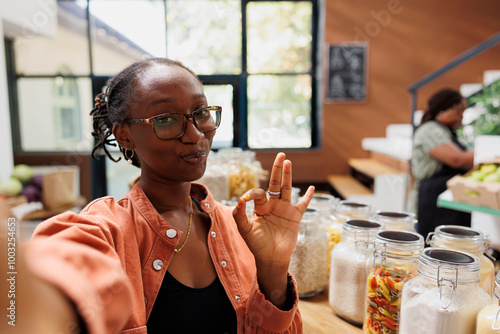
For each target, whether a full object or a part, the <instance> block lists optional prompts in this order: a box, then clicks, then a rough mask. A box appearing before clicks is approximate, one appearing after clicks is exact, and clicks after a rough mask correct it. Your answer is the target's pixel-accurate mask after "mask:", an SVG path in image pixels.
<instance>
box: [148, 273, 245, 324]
mask: <svg viewBox="0 0 500 334" xmlns="http://www.w3.org/2000/svg"><path fill="white" fill-rule="evenodd" d="M147 328H148V333H149V334H155V333H175V334H184V333H193V334H199V333H213V334H230V333H236V313H235V311H234V308H233V306H232V305H231V302H230V301H229V298H228V297H227V294H226V292H225V291H224V287H223V286H222V284H221V282H220V281H219V278H218V277H217V278H215V280H214V281H213V282H212V283H211V284H210V285H208V286H206V287H204V288H201V289H194V288H191V287H188V286H185V285H184V284H182V283H181V282H179V281H177V280H176V279H175V278H174V277H173V276H172V275H171V274H170V273H169V272H168V271H167V272H166V274H165V278H164V279H163V283H162V285H161V288H160V291H159V293H158V296H157V298H156V301H155V304H154V306H153V310H152V311H151V315H150V317H149V319H148V324H147Z"/></svg>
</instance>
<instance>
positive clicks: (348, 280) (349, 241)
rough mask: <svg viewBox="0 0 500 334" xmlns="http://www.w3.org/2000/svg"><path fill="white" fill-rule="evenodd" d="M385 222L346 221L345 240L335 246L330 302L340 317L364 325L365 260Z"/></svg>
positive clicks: (370, 253)
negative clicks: (375, 236)
mask: <svg viewBox="0 0 500 334" xmlns="http://www.w3.org/2000/svg"><path fill="white" fill-rule="evenodd" d="M382 228H383V225H382V224H380V223H377V222H374V221H368V220H347V221H345V222H344V223H343V224H342V240H341V241H340V242H339V243H338V244H337V245H335V247H333V249H332V252H331V261H330V284H329V290H328V301H329V303H330V307H331V308H332V310H333V311H334V312H335V313H336V314H337V315H338V316H340V317H341V318H343V319H345V320H347V321H349V322H351V323H354V324H355V325H362V324H363V319H364V316H365V302H366V260H367V259H368V258H369V257H370V256H371V255H372V254H373V237H374V235H375V233H377V232H378V231H380V230H381V229H382Z"/></svg>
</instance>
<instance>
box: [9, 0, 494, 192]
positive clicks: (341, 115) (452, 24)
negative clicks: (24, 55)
mask: <svg viewBox="0 0 500 334" xmlns="http://www.w3.org/2000/svg"><path fill="white" fill-rule="evenodd" d="M50 3H52V4H53V3H54V1H50V0H46V1H43V0H24V1H15V2H14V1H11V2H6V1H3V2H1V3H0V17H1V18H2V22H3V26H2V25H0V35H4V36H11V37H12V35H15V33H16V24H17V32H18V33H19V29H20V28H22V27H23V24H24V22H25V20H26V18H29V17H32V15H33V14H34V13H36V12H37V11H40V10H42V9H41V8H42V7H43V6H46V5H48V4H50ZM320 10H321V16H322V19H323V24H322V26H321V27H320V30H321V33H320V37H321V39H322V42H321V43H320V49H319V50H318V52H320V53H322V55H323V58H322V63H321V65H320V66H321V72H322V73H323V77H324V74H325V73H326V70H327V64H326V61H325V60H326V57H325V55H326V51H327V45H329V44H339V43H350V42H355V41H364V42H367V43H368V44H367V45H368V77H367V90H368V93H367V99H366V101H364V102H362V103H331V102H328V101H327V99H325V98H324V92H325V90H326V82H324V81H321V82H320V83H319V85H320V87H321V92H322V95H323V97H322V98H321V99H320V101H319V103H320V108H319V110H318V112H319V113H320V117H319V144H320V146H319V147H318V148H314V149H307V150H286V151H285V152H286V153H287V157H288V158H289V159H291V160H292V161H293V181H294V183H295V184H298V185H305V184H314V185H317V186H318V188H319V189H323V188H324V187H325V184H326V180H327V176H328V175H330V174H348V173H349V168H348V164H347V160H348V159H350V158H363V157H368V156H369V152H367V151H365V150H363V148H362V145H361V142H362V139H363V138H366V137H384V136H385V131H386V127H387V126H388V125H389V124H399V123H410V122H411V113H410V94H409V92H408V88H409V87H410V86H411V85H412V84H413V83H415V82H416V81H418V80H419V79H421V78H422V77H424V76H425V75H427V74H428V73H430V72H432V71H434V70H436V69H437V68H439V67H441V66H443V65H444V64H446V63H447V62H449V61H450V60H452V59H453V58H455V57H456V56H458V55H459V54H461V53H463V52H465V51H467V50H468V49H470V48H472V47H474V46H476V45H477V44H479V43H481V42H483V41H484V40H486V39H488V38H489V37H491V36H492V35H494V34H496V33H497V32H498V31H500V19H499V16H498V13H500V2H499V1H497V0H482V1H480V2H471V1H465V0H459V1H452V0H442V1H434V0H413V1H412V0H399V1H398V0H384V1H365V0H352V1H330V0H328V1H323V2H321V3H320ZM381 12H384V13H390V15H389V16H387V15H386V16H383V17H381V16H380V13H381ZM51 29H56V23H55V22H50V23H49V24H47V25H45V26H44V27H43V29H42V30H41V31H40V33H42V34H43V33H47V34H48V35H50V33H51V32H50V31H51ZM43 30H46V31H43ZM4 56H5V55H4V50H3V43H0V156H1V157H2V158H1V161H2V162H1V163H0V178H5V177H7V176H8V175H10V172H11V170H12V167H13V166H14V164H17V163H30V164H34V165H42V164H54V163H61V164H65V163H67V162H68V157H67V156H64V155H62V156H60V157H58V158H54V157H51V158H50V159H51V160H50V161H44V158H43V157H37V158H36V159H33V158H30V157H29V156H22V155H19V156H14V153H13V150H12V138H11V131H10V124H11V123H10V112H9V101H8V90H7V78H6V73H7V72H6V66H5V57H4ZM499 59H500V45H497V46H495V47H493V48H491V49H490V50H488V51H486V52H484V53H482V54H481V55H479V56H477V57H475V58H473V59H472V60H470V61H468V62H466V63H464V64H462V65H461V66H459V67H457V68H456V69H454V70H452V71H450V72H449V73H447V74H446V75H443V76H442V77H440V78H439V79H437V80H435V81H434V82H432V83H431V84H429V85H426V86H424V87H423V88H422V89H421V90H420V91H419V94H418V103H417V108H418V109H423V108H424V107H425V103H426V100H427V98H428V97H429V96H430V94H432V93H433V92H434V91H436V90H437V89H439V88H441V87H444V86H446V87H452V88H456V89H458V88H459V87H460V84H462V83H476V82H482V80H483V73H484V71H487V70H497V69H500V62H499ZM276 153H277V151H276V150H263V151H258V152H257V159H258V160H259V161H261V163H262V165H263V167H264V168H265V169H270V166H271V164H272V161H273V159H274V157H275V155H276ZM69 161H70V162H75V163H76V164H77V165H79V167H80V169H81V178H80V190H81V193H82V194H83V195H84V196H85V197H87V198H89V195H90V194H91V189H90V185H91V182H90V169H91V167H90V159H89V156H88V155H85V154H82V155H78V156H76V157H75V158H73V159H69Z"/></svg>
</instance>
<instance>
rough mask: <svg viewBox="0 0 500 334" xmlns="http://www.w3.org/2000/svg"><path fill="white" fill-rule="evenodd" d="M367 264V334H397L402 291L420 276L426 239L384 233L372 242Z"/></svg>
mask: <svg viewBox="0 0 500 334" xmlns="http://www.w3.org/2000/svg"><path fill="white" fill-rule="evenodd" d="M373 248H374V249H373V255H372V256H371V258H370V259H369V260H368V261H367V268H368V270H367V272H368V278H367V299H366V300H367V303H366V304H365V305H366V315H365V321H364V323H363V330H364V333H398V328H399V312H400V303H401V292H402V289H403V286H404V285H405V283H406V282H408V281H409V280H410V279H412V278H413V277H414V276H416V275H417V267H418V255H419V253H420V251H421V250H422V249H423V248H424V238H423V237H422V236H421V235H420V234H418V233H415V232H405V231H381V232H378V233H377V234H375V237H374V239H373Z"/></svg>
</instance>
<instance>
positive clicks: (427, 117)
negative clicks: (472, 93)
mask: <svg viewBox="0 0 500 334" xmlns="http://www.w3.org/2000/svg"><path fill="white" fill-rule="evenodd" d="M463 99H464V98H463V96H462V94H460V93H459V92H457V91H456V90H454V89H450V88H444V89H441V90H440V91H438V92H436V93H435V94H434V95H432V96H431V97H430V99H429V101H428V102H427V110H426V111H425V113H424V115H423V116H422V120H421V121H420V124H424V123H425V122H428V121H431V120H433V119H436V116H437V115H438V114H439V113H440V112H441V111H444V110H448V109H450V108H451V107H453V106H454V105H457V104H459V103H460V102H462V100H463Z"/></svg>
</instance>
